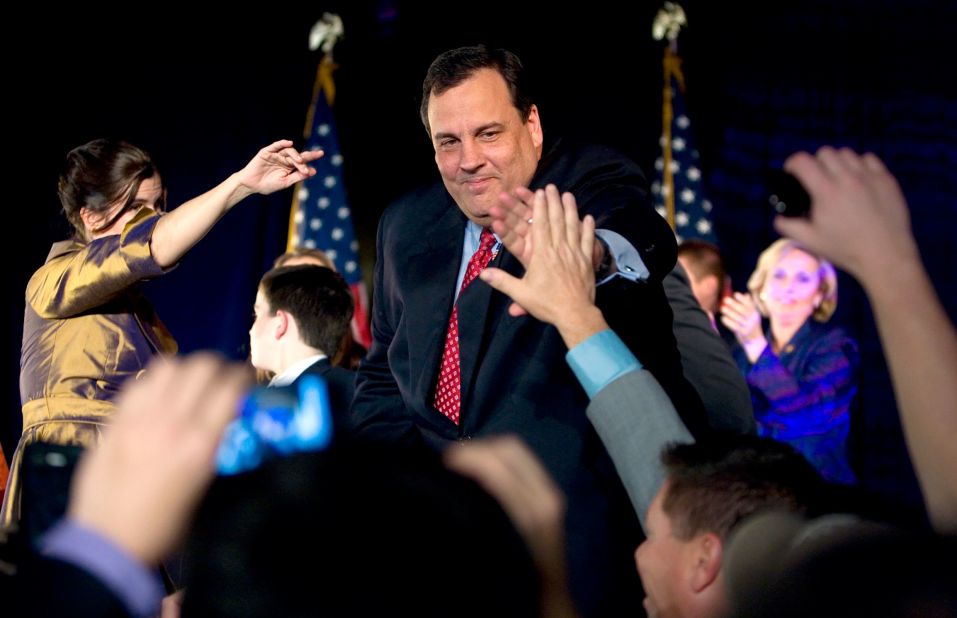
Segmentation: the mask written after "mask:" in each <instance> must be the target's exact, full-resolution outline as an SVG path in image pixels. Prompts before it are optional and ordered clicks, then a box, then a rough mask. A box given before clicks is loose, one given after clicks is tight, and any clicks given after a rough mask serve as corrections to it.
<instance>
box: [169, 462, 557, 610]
mask: <svg viewBox="0 0 957 618" xmlns="http://www.w3.org/2000/svg"><path fill="white" fill-rule="evenodd" d="M187 556H188V557H189V558H190V563H189V565H188V567H189V568H187V576H188V579H187V582H186V590H187V592H186V597H185V599H184V603H183V616H184V617H187V616H203V617H211V618H216V617H218V616H230V617H231V618H260V617H267V616H426V617H430V616H469V617H471V616H476V617H478V616H483V617H484V616H537V615H540V607H539V605H540V598H541V597H540V594H541V582H540V579H539V576H538V573H537V571H536V569H535V566H534V563H533V562H532V558H531V555H530V554H529V552H528V549H527V548H526V546H525V544H524V542H523V540H522V538H521V536H520V535H519V533H518V532H517V531H516V529H515V528H514V526H513V525H512V523H511V521H510V520H509V518H508V517H507V515H506V514H505V512H504V511H503V510H502V508H501V506H500V505H499V504H498V503H497V502H496V501H495V500H494V499H493V498H492V497H491V496H490V495H489V494H488V493H486V492H485V491H484V490H483V489H481V487H480V486H479V485H478V483H476V482H474V481H472V480H471V479H467V478H465V477H462V476H460V475H458V474H456V473H453V472H451V471H449V470H448V469H446V468H445V467H444V466H443V465H442V463H441V461H440V460H439V458H438V456H436V455H435V454H434V453H432V452H430V451H426V450H425V449H422V450H421V451H412V450H408V449H404V448H400V447H395V446H393V445H386V444H369V445H365V444H359V443H349V444H348V445H346V444H342V443H340V444H339V445H336V444H334V445H333V446H332V447H331V448H330V449H328V450H326V451H322V452H312V453H301V454H297V455H293V456H290V457H281V458H277V459H271V460H269V461H267V462H266V463H264V464H263V465H262V466H261V467H260V468H258V469H255V470H252V471H250V472H247V473H244V474H240V475H236V476H224V477H219V478H218V479H217V480H216V482H214V483H213V485H212V487H211V488H210V491H209V492H208V494H207V495H206V497H205V499H204V502H203V505H202V506H201V508H200V510H199V514H198V517H197V520H196V524H195V526H194V528H193V532H192V535H191V539H190V543H189V544H188V551H187ZM463 586H464V587H465V588H471V589H473V590H475V591H476V593H475V594H468V593H467V592H465V591H464V590H465V588H463ZM463 595H464V596H463Z"/></svg>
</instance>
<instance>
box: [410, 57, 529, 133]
mask: <svg viewBox="0 0 957 618" xmlns="http://www.w3.org/2000/svg"><path fill="white" fill-rule="evenodd" d="M480 69H493V70H495V71H498V73H499V75H501V76H502V78H503V79H504V80H505V84H506V85H507V86H508V93H509V95H510V96H511V98H512V105H514V106H515V109H517V110H518V113H519V115H520V116H521V118H522V122H525V121H526V120H528V116H529V114H531V112H532V105H533V104H534V101H533V100H532V95H531V93H530V91H529V84H528V78H527V77H526V75H525V70H524V68H523V67H522V61H521V60H520V59H519V58H518V56H516V55H515V54H513V53H512V52H510V51H508V50H507V49H501V48H492V47H489V46H487V45H474V46H471V47H459V48H457V49H451V50H449V51H447V52H443V53H441V54H439V55H438V57H437V58H436V59H435V60H433V61H432V64H431V66H429V70H428V72H427V73H426V74H425V80H424V81H423V82H422V104H421V106H420V107H419V115H420V116H421V117H422V124H423V125H425V130H426V132H428V133H429V134H431V132H432V129H431V127H429V98H430V97H431V96H432V95H433V94H435V95H440V94H442V93H443V92H445V91H446V90H448V89H450V88H454V87H456V86H458V85H459V84H461V83H462V82H464V81H465V80H467V79H468V78H470V77H471V76H472V75H473V74H474V73H475V72H476V71H478V70H480Z"/></svg>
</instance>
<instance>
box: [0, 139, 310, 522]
mask: <svg viewBox="0 0 957 618" xmlns="http://www.w3.org/2000/svg"><path fill="white" fill-rule="evenodd" d="M320 156H322V153H321V152H298V151H297V150H296V149H295V148H293V144H292V142H291V141H288V140H281V141H278V142H275V143H273V144H271V145H269V146H267V147H265V148H263V149H262V150H260V151H259V152H258V153H257V154H256V156H255V157H254V158H253V159H252V160H251V161H250V162H249V163H248V164H247V165H246V166H245V167H244V168H243V169H242V170H240V171H239V172H236V173H235V174H232V175H231V176H229V178H227V179H226V180H224V181H223V182H221V183H220V184H219V185H217V186H216V187H214V188H213V189H211V190H209V191H207V192H206V193H204V194H202V195H200V196H198V197H196V198H193V199H192V200H190V201H188V202H186V203H184V204H182V205H181V206H179V207H178V208H176V209H175V210H173V211H171V212H170V213H169V214H163V206H164V202H165V196H166V190H165V188H164V186H163V183H162V179H161V178H160V175H159V172H158V171H157V170H156V167H155V166H154V165H153V162H152V161H151V159H150V157H149V155H148V154H147V153H145V152H144V151H142V150H140V149H139V148H137V147H135V146H133V145H131V144H128V143H125V142H121V141H113V140H102V139H101V140H94V141H92V142H89V143H87V144H84V145H82V146H79V147H77V148H75V149H73V150H72V151H70V153H69V154H68V155H67V160H66V165H65V168H64V171H63V173H62V174H61V176H60V183H59V196H60V202H61V203H62V205H63V211H64V213H65V215H66V217H67V219H68V220H69V221H70V223H71V224H72V225H73V227H74V231H75V233H74V238H73V240H67V241H63V242H58V243H55V244H54V245H53V248H52V249H51V250H50V254H49V255H48V256H47V260H46V263H45V264H44V265H43V266H41V267H40V269H39V270H37V272H36V273H34V275H33V276H32V277H31V278H30V282H29V283H28V284H27V291H26V311H25V314H24V321H23V348H22V350H21V355H20V400H21V403H22V405H23V435H22V437H21V438H20V442H19V444H18V445H17V448H16V451H14V454H13V462H12V466H11V468H10V477H9V480H8V482H7V490H6V494H5V496H4V501H3V507H2V511H0V524H2V525H3V526H7V525H9V524H11V523H13V522H15V521H17V520H18V519H19V515H20V466H21V461H22V458H23V449H24V448H25V447H26V445H28V444H31V443H33V442H53V443H56V444H75V445H80V446H90V445H92V444H94V443H95V442H96V440H97V438H98V436H99V432H100V430H101V429H102V428H103V425H104V423H105V422H106V421H107V420H108V417H109V416H110V414H111V413H112V412H113V409H114V406H113V401H112V400H113V398H114V397H115V395H116V393H117V392H118V391H119V389H120V387H121V386H122V384H123V382H124V381H125V380H126V379H128V378H131V377H135V376H136V375H137V374H139V372H141V371H142V370H143V369H144V368H145V367H146V365H147V363H148V361H149V360H150V358H151V357H153V356H154V355H156V354H174V353H175V352H176V342H175V341H174V340H173V338H172V336H171V335H170V333H169V331H167V330H166V328H165V327H164V326H163V324H162V322H160V320H159V318H158V317H157V316H156V314H155V312H154V311H153V309H152V307H151V306H150V304H149V302H148V301H147V300H146V298H145V297H144V296H143V295H142V294H140V292H139V291H138V290H137V289H136V287H135V284H136V283H137V282H139V281H141V280H144V279H148V278H151V277H156V276H158V275H161V274H163V273H164V272H166V271H167V270H169V269H170V268H172V267H173V266H175V265H176V263H177V262H178V261H179V260H180V258H182V257H183V255H184V254H185V253H186V252H187V251H188V250H189V249H190V248H191V247H192V246H193V245H195V244H196V243H197V242H198V241H199V240H200V239H201V238H202V237H203V236H205V235H206V233H207V232H209V230H210V229H211V228H212V227H213V225H214V224H215V223H216V221H218V220H219V218H220V217H222V216H223V215H224V214H226V212H227V211H229V209H230V208H232V207H233V206H234V205H236V204H237V203H238V202H239V201H241V200H242V199H244V198H246V197H248V196H249V195H252V194H254V193H262V194H268V193H272V192H274V191H278V190H281V189H285V188H287V187H290V186H291V185H293V184H295V183H296V182H299V181H300V180H303V179H305V178H308V177H310V176H312V175H313V174H315V170H314V169H312V168H311V167H309V165H308V164H309V163H310V162H312V161H315V160H316V159H318V158H319V157H320Z"/></svg>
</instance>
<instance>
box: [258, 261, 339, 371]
mask: <svg viewBox="0 0 957 618" xmlns="http://www.w3.org/2000/svg"><path fill="white" fill-rule="evenodd" d="M259 289H260V291H261V292H262V294H263V297H264V298H265V300H266V302H267V303H268V304H269V311H270V313H273V314H274V313H275V312H276V311H279V310H280V309H281V310H283V311H286V312H287V313H289V314H291V315H292V317H293V318H294V319H295V320H296V325H297V326H298V328H299V337H300V339H302V342H303V343H305V344H306V345H308V346H309V347H312V348H316V349H318V350H322V352H324V353H325V354H328V355H330V356H332V355H333V354H335V353H336V351H337V350H338V349H339V344H340V343H341V342H342V339H343V337H345V336H346V333H348V331H349V321H350V320H352V311H353V303H352V295H351V294H350V292H349V286H348V285H347V284H346V282H345V280H344V279H343V278H342V275H340V274H339V273H337V272H335V271H333V270H330V269H328V268H323V267H321V266H313V265H302V266H281V267H279V268H274V269H272V270H270V271H269V272H267V273H266V274H265V275H263V278H262V280H261V281H260V283H259Z"/></svg>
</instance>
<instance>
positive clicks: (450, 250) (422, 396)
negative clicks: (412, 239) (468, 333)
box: [402, 198, 465, 409]
mask: <svg viewBox="0 0 957 618" xmlns="http://www.w3.org/2000/svg"><path fill="white" fill-rule="evenodd" d="M448 204H449V207H448V208H447V209H446V211H445V214H444V215H442V216H441V218H440V219H439V220H438V221H437V222H436V224H435V225H434V226H432V227H431V228H430V229H429V230H428V231H427V233H426V234H424V238H420V239H418V240H419V241H421V242H420V244H419V245H418V246H420V247H421V248H422V250H421V251H420V252H418V253H412V254H410V256H409V258H408V263H407V265H406V272H405V273H404V274H403V276H402V279H403V281H407V282H408V284H407V285H406V286H405V287H404V289H405V290H407V291H408V302H407V303H406V306H407V307H416V308H420V310H419V311H409V312H406V313H405V314H403V318H404V319H405V320H407V321H408V324H409V326H408V334H409V335H408V346H409V366H410V368H411V370H412V372H413V373H412V376H411V378H412V383H413V384H414V385H415V388H414V391H415V394H416V398H417V399H419V400H420V401H424V402H425V403H426V406H425V407H426V409H428V408H430V407H431V405H432V402H431V400H430V399H431V395H432V391H433V388H434V387H435V377H436V374H437V372H438V367H439V363H440V362H441V360H442V351H443V349H444V347H445V333H446V331H447V330H448V324H449V316H450V315H451V313H452V300H453V298H454V292H455V280H456V277H457V276H458V272H459V263H460V262H461V256H462V242H463V240H462V238H463V233H464V226H465V216H464V215H463V214H462V213H461V211H460V210H459V209H458V207H457V206H456V205H455V203H454V202H452V200H451V198H448Z"/></svg>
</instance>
